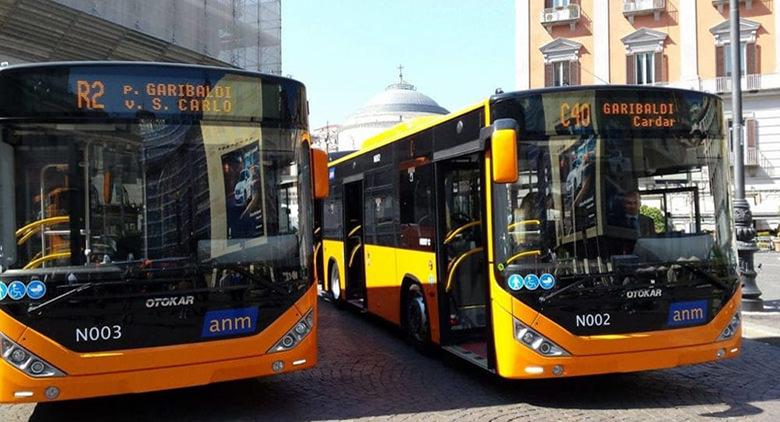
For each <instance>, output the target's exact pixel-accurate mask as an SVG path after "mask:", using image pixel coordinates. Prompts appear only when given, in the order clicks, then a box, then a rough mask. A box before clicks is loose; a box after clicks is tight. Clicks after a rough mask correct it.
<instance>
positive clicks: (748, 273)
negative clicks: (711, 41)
mask: <svg viewBox="0 0 780 422" xmlns="http://www.w3.org/2000/svg"><path fill="white" fill-rule="evenodd" d="M729 10H730V15H731V22H730V29H731V40H730V41H729V42H730V43H731V116H732V117H731V121H732V125H731V136H732V140H733V145H734V223H735V226H736V227H735V228H736V232H737V250H738V254H739V272H740V274H741V275H742V309H743V310H745V311H763V310H764V301H763V300H761V290H759V288H758V285H757V284H756V271H755V269H754V267H753V255H754V254H755V253H756V251H757V250H758V248H757V247H756V240H755V239H756V230H755V229H754V228H753V213H751V212H750V204H749V203H748V202H747V201H746V200H745V157H744V154H743V151H744V150H743V148H744V145H743V144H744V141H743V140H742V81H741V79H742V68H741V67H740V63H741V61H740V58H739V55H740V50H741V49H740V44H741V40H740V37H739V2H738V1H735V0H732V1H730V2H729Z"/></svg>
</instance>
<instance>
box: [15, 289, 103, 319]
mask: <svg viewBox="0 0 780 422" xmlns="http://www.w3.org/2000/svg"><path fill="white" fill-rule="evenodd" d="M94 285H95V283H93V282H89V283H85V284H82V285H80V286H79V287H76V288H74V289H70V290H68V291H67V292H65V293H62V294H61V295H59V296H55V297H53V298H51V299H49V300H47V301H46V302H43V303H37V304H34V305H33V304H31V305H30V306H29V307H28V308H27V313H28V314H29V313H33V312H35V311H37V310H39V309H41V308H45V307H46V306H49V305H51V304H52V303H56V302H59V301H61V300H62V299H65V298H66V297H69V296H70V295H74V294H76V293H79V292H83V291H84V290H87V289H90V288H92V286H94Z"/></svg>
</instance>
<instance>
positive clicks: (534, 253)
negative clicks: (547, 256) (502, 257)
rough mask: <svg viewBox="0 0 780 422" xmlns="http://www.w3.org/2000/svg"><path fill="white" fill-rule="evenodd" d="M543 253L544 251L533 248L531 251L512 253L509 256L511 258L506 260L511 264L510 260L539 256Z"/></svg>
mask: <svg viewBox="0 0 780 422" xmlns="http://www.w3.org/2000/svg"><path fill="white" fill-rule="evenodd" d="M541 254H542V251H541V250H539V249H533V250H530V251H522V252H519V253H516V254H514V255H512V256H511V257H509V259H507V260H506V262H505V264H509V263H510V262H512V261H514V260H516V259H520V258H522V257H525V256H538V255H541Z"/></svg>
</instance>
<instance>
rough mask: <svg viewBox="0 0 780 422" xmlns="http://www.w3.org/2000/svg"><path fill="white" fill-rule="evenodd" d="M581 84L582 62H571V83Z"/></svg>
mask: <svg viewBox="0 0 780 422" xmlns="http://www.w3.org/2000/svg"><path fill="white" fill-rule="evenodd" d="M579 84H580V62H569V85H579Z"/></svg>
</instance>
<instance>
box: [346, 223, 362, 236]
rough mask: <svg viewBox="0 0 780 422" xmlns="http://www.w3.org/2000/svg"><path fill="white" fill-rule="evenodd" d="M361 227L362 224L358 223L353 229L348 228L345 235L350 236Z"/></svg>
mask: <svg viewBox="0 0 780 422" xmlns="http://www.w3.org/2000/svg"><path fill="white" fill-rule="evenodd" d="M361 228H363V225H362V224H358V225H357V226H355V228H354V229H352V230H350V232H349V234H348V235H347V237H350V236H352V235H353V234H355V233H356V232H357V231H358V230H360V229H361Z"/></svg>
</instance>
